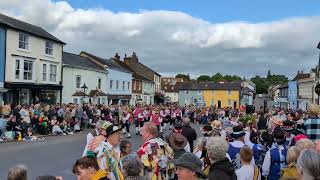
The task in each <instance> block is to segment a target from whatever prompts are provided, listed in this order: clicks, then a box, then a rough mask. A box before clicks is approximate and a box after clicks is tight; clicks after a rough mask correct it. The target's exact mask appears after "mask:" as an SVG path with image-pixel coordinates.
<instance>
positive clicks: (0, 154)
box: [0, 125, 200, 180]
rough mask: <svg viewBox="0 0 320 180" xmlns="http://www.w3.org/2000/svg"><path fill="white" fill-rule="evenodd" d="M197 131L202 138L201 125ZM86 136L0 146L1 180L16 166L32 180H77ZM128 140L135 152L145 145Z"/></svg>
mask: <svg viewBox="0 0 320 180" xmlns="http://www.w3.org/2000/svg"><path fill="white" fill-rule="evenodd" d="M195 128H196V130H197V133H198V136H199V135H200V134H199V125H195ZM131 131H132V132H133V131H134V129H133V128H131ZM168 132H169V131H168ZM86 135H87V133H86V132H82V133H78V134H75V135H67V136H51V137H46V138H45V140H43V141H35V142H8V143H0V177H1V178H0V179H6V178H7V173H8V170H9V168H10V167H13V166H15V165H17V164H23V165H26V166H27V167H28V178H29V179H31V180H33V179H35V178H36V177H37V176H39V175H45V174H50V175H54V176H62V177H63V178H64V180H73V179H75V176H74V174H73V173H72V166H73V164H74V163H75V161H76V160H77V159H79V158H80V157H81V155H82V153H83V149H84V146H85V143H86ZM129 140H130V141H131V142H132V144H133V152H134V151H136V150H137V149H138V148H139V146H140V145H141V144H142V140H141V137H140V136H136V135H134V134H133V135H132V138H130V139H129Z"/></svg>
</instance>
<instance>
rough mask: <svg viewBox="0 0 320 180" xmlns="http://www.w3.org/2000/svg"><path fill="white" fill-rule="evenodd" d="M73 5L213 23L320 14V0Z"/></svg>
mask: <svg viewBox="0 0 320 180" xmlns="http://www.w3.org/2000/svg"><path fill="white" fill-rule="evenodd" d="M68 2H69V3H70V4H71V5H72V7H74V8H83V9H88V8H94V7H97V8H103V9H109V10H111V11H113V12H139V11H140V10H171V11H182V12H185V13H187V14H190V15H192V16H193V17H197V18H201V19H204V20H207V21H210V22H214V23H217V22H229V21H247V22H253V23H254V22H265V21H273V20H278V19H283V18H289V17H297V16H314V15H318V14H319V12H320V11H319V7H320V1H319V0H304V1H302V0H300V1H298V0H296V1H295V0H265V1H259V0H219V1H218V0H201V1H199V0H198V1H196V0H68Z"/></svg>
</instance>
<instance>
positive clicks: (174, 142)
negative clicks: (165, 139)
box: [169, 133, 188, 159]
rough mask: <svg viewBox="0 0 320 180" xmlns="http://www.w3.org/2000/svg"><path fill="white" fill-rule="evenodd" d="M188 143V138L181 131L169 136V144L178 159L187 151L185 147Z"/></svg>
mask: <svg viewBox="0 0 320 180" xmlns="http://www.w3.org/2000/svg"><path fill="white" fill-rule="evenodd" d="M187 144H188V140H187V138H186V137H184V136H183V135H182V134H180V133H174V134H173V135H171V136H170V137H169V145H170V147H172V149H173V157H174V158H175V159H178V158H179V157H180V156H181V155H182V154H184V153H185V152H186V150H185V147H186V146H187Z"/></svg>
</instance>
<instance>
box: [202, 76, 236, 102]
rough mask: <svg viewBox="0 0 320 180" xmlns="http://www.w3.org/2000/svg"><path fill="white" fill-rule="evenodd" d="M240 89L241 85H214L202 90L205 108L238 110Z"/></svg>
mask: <svg viewBox="0 0 320 180" xmlns="http://www.w3.org/2000/svg"><path fill="white" fill-rule="evenodd" d="M240 89H241V84H239V83H226V82H224V83H223V82H221V83H216V84H213V85H212V87H211V88H210V89H207V90H203V98H204V101H205V102H206V106H207V107H209V106H216V107H217V108H225V107H232V108H239V105H240Z"/></svg>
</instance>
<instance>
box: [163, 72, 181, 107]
mask: <svg viewBox="0 0 320 180" xmlns="http://www.w3.org/2000/svg"><path fill="white" fill-rule="evenodd" d="M182 82H183V79H182V78H174V77H161V91H162V94H163V95H164V97H165V99H166V101H167V102H170V103H178V102H179V84H180V83H182Z"/></svg>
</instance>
